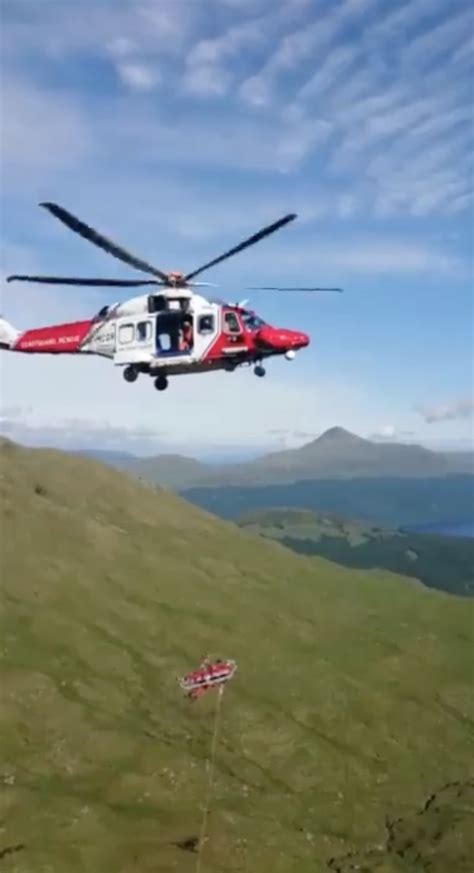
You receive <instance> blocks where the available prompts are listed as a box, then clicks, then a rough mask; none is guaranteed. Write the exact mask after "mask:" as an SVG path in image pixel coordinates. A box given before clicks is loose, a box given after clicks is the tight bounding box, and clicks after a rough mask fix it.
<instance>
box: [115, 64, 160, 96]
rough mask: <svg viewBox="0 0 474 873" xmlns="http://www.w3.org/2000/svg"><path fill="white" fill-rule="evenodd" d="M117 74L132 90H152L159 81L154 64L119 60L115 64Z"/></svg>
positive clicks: (158, 74)
mask: <svg viewBox="0 0 474 873" xmlns="http://www.w3.org/2000/svg"><path fill="white" fill-rule="evenodd" d="M115 68H116V70H117V75H118V76H119V78H120V79H121V81H122V82H123V83H124V85H127V87H129V88H131V89H132V90H133V91H152V90H153V88H155V87H156V85H157V84H158V83H159V82H160V81H161V76H160V73H159V71H158V69H157V68H156V66H153V67H152V66H150V65H149V64H139V63H132V62H129V61H120V62H118V63H117V64H116V67H115Z"/></svg>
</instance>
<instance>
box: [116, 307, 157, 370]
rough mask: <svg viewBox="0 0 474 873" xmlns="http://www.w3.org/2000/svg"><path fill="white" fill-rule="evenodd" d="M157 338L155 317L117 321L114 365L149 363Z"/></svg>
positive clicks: (129, 318) (148, 316)
mask: <svg viewBox="0 0 474 873" xmlns="http://www.w3.org/2000/svg"><path fill="white" fill-rule="evenodd" d="M155 336H156V317H155V316H153V315H144V314H140V315H136V316H123V317H122V318H119V319H117V333H116V352H115V356H114V363H115V364H118V365H123V364H136V363H148V362H149V361H151V359H152V357H153V356H154V350H155Z"/></svg>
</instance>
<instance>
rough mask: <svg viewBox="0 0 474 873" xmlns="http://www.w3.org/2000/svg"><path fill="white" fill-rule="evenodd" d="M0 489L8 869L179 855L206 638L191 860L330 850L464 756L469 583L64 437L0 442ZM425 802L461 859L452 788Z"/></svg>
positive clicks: (80, 867)
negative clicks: (346, 564)
mask: <svg viewBox="0 0 474 873" xmlns="http://www.w3.org/2000/svg"><path fill="white" fill-rule="evenodd" d="M0 511H1V525H2V526H1V533H2V538H1V557H2V562H1V586H0V637H1V651H0V688H1V699H2V704H1V708H0V735H1V738H2V739H1V745H2V765H1V772H0V797H1V802H2V824H1V834H0V857H1V861H2V869H3V867H5V871H8V870H11V871H13V870H18V871H20V870H21V873H39V871H46V870H48V873H65V871H67V873H83V871H85V870H87V871H88V873H118V871H124V873H125V871H127V873H128V871H130V873H132V871H133V873H151V871H163V873H164V871H165V870H170V871H171V870H173V871H176V873H187V871H190V870H191V869H192V868H194V864H195V860H196V855H192V854H191V853H190V851H189V846H191V847H192V846H193V845H194V844H195V841H196V835H199V830H200V825H201V818H202V806H203V803H204V800H205V796H206V774H207V770H206V765H207V761H208V759H209V751H210V745H211V738H212V733H213V726H214V712H215V704H216V698H215V697H212V696H209V697H206V698H204V699H203V700H202V701H199V703H197V704H190V703H189V701H187V700H185V699H183V697H182V694H181V691H180V689H179V687H178V684H177V676H179V675H180V674H181V673H182V672H183V671H185V670H187V669H189V668H191V667H194V666H195V665H196V664H197V663H198V662H199V661H200V659H201V658H202V657H203V656H205V655H206V654H210V655H211V656H221V657H222V656H224V657H225V656H229V657H234V658H236V660H237V663H238V670H237V674H236V677H235V679H234V680H233V684H232V686H231V687H230V688H229V689H228V691H227V692H226V694H225V697H224V700H223V705H222V712H221V721H220V733H219V740H218V743H217V753H216V761H215V773H214V789H213V794H212V796H211V805H210V816H209V820H208V836H209V841H208V842H206V843H205V846H204V856H203V870H205V871H206V873H223V871H226V873H237V871H239V870H243V869H245V870H248V871H252V873H266V871H268V870H275V871H278V873H323V871H326V873H328V870H329V869H334V870H335V869H337V868H336V867H334V866H332V867H331V868H330V867H329V866H328V865H329V864H330V862H331V859H338V858H345V857H346V856H347V855H348V854H350V853H357V852H359V853H360V852H361V851H362V849H364V851H365V849H366V848H367V847H368V848H369V849H370V847H376V846H378V845H379V844H382V845H384V844H385V840H386V830H385V822H386V820H388V821H390V822H391V821H394V820H395V819H399V818H401V819H403V820H404V821H407V822H410V821H413V817H414V816H415V815H416V813H417V810H418V809H419V808H420V807H421V806H422V804H423V803H424V802H425V800H426V798H427V797H428V796H429V795H430V794H431V793H433V792H436V791H438V790H439V788H440V786H443V785H445V784H446V783H450V782H456V781H459V780H465V779H466V773H467V772H468V771H469V768H470V767H471V766H472V739H471V725H472V722H473V719H474V701H473V697H472V657H471V656H472V643H473V630H472V628H473V610H472V608H471V602H470V601H466V600H462V599H461V598H456V597H448V596H447V595H444V594H442V593H439V592H435V591H430V590H428V589H426V588H424V587H423V586H421V585H420V584H419V583H417V582H415V581H410V580H409V579H404V578H401V577H397V576H395V575H393V574H390V573H387V572H386V571H382V570H378V571H372V572H367V571H364V572H357V571H354V570H350V571H349V570H347V569H345V568H341V567H337V566H335V565H333V564H331V563H329V562H327V561H325V560H322V559H318V558H308V557H306V556H298V555H295V554H292V553H291V552H290V551H289V550H287V549H285V548H283V547H281V546H280V545H279V544H277V543H274V542H269V541H264V540H263V539H262V538H259V537H255V536H253V535H251V534H249V533H246V532H245V531H239V530H238V529H236V527H235V526H234V525H231V524H228V523H225V522H222V521H219V520H218V519H215V518H212V517H211V516H209V515H208V514H206V513H203V512H201V511H199V510H198V509H196V508H194V507H193V506H190V505H188V504H186V503H185V501H183V500H181V499H179V498H178V497H176V496H174V495H171V494H167V493H166V492H165V491H163V490H160V489H157V488H155V487H150V486H145V485H144V484H141V483H138V482H134V481H133V480H132V479H130V477H128V476H126V475H124V474H123V473H119V472H117V471H115V470H112V469H110V468H107V467H105V466H104V465H103V464H100V463H97V462H93V461H90V460H87V459H84V458H82V457H77V456H72V455H67V454H65V453H61V452H54V451H45V450H25V449H20V448H18V447H16V446H14V445H12V444H11V443H3V445H2V446H1V450H0ZM441 805H442V809H443V827H444V822H446V823H447V824H448V825H449V823H450V822H451V821H454V819H455V820H456V825H455V827H456V832H455V834H454V837H453V838H452V839H451V841H450V842H449V844H448V842H447V841H446V839H445V837H444V836H442V838H441V839H439V840H438V842H437V844H436V846H437V853H438V855H437V864H438V866H437V867H436V873H437V871H438V870H442V869H444V870H453V871H454V870H456V873H464V870H465V866H464V859H465V856H466V854H469V845H470V842H469V841H470V839H471V832H472V829H471V828H470V825H469V821H468V818H467V813H466V810H465V806H466V801H465V802H464V807H463V809H464V812H463V815H464V816H465V818H464V819H463V818H462V817H461V816H460V815H459V801H458V799H457V798H456V797H454V796H453V797H451V796H449V797H445V798H444V800H443V803H442V804H441ZM433 821H434V822H436V821H437V819H436V818H435V819H434V820H433ZM399 833H400V829H398V831H397V840H398V839H399V836H398V834H399ZM406 833H407V837H409V838H410V839H411V832H410V831H407V832H406ZM444 833H445V831H444V830H443V831H442V834H444ZM402 836H403V833H400V838H401V837H402ZM417 839H418V837H417ZM397 845H398V844H397ZM427 846H428V843H427V841H426V840H424V842H423V844H422V847H421V848H422V850H423V852H425V854H423V855H422V856H421V857H422V860H423V859H424V858H425V856H426V851H425V850H426V847H427ZM408 861H409V866H406V867H405V866H403V864H404V861H403V858H401V857H399V856H398V855H397V865H398V866H397V867H396V869H397V870H400V871H401V870H403V871H405V870H406V871H408V870H409V871H410V873H422V871H425V870H426V869H427V868H426V867H425V866H424V865H423V864H422V863H421V862H420V863H418V861H417V860H416V858H412V856H411V855H410V856H409V859H408ZM407 863H408V862H407ZM443 863H444V868H443ZM374 869H375V868H374ZM381 869H382V868H381V867H380V866H379V868H378V870H377V873H379V870H381ZM390 869H391V868H390ZM393 869H395V867H394V868H393ZM430 869H431V868H430ZM433 869H434V868H433Z"/></svg>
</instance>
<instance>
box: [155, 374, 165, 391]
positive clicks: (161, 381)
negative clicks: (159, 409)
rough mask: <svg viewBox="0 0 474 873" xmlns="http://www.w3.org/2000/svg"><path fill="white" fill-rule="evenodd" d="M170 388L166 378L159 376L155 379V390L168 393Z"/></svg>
mask: <svg viewBox="0 0 474 873" xmlns="http://www.w3.org/2000/svg"><path fill="white" fill-rule="evenodd" d="M167 387H168V379H167V378H166V376H157V377H156V379H155V388H156V390H157V391H166V389H167Z"/></svg>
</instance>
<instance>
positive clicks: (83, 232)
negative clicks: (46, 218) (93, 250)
mask: <svg viewBox="0 0 474 873" xmlns="http://www.w3.org/2000/svg"><path fill="white" fill-rule="evenodd" d="M40 206H42V207H43V208H44V209H47V210H48V212H51V214H52V215H54V216H55V218H58V219H59V220H60V221H62V222H63V224H65V225H66V227H69V228H70V230H73V231H74V232H75V233H78V234H79V236H82V237H84V239H87V240H89V242H91V243H94V245H96V246H98V247H99V248H101V249H103V250H104V251H106V252H108V253H109V255H113V257H114V258H118V259H119V260H120V261H124V263H126V264H128V265H129V266H130V267H135V269H136V270H141V271H142V272H143V273H151V275H152V276H158V278H159V279H162V280H163V281H164V282H168V276H167V275H166V273H163V272H162V271H161V270H157V268H156V267H153V266H152V265H151V264H148V263H147V261H143V260H141V259H140V258H136V257H135V255H132V254H131V253H130V252H127V250H126V249H124V248H122V247H121V246H118V245H116V243H114V242H112V240H109V239H107V237H106V236H103V234H101V233H98V231H96V230H94V228H93V227H89V225H88V224H84V222H83V221H80V220H79V219H78V218H76V216H75V215H72V214H71V213H70V212H68V211H67V209H63V207H62V206H58V205H57V204H56V203H40Z"/></svg>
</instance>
